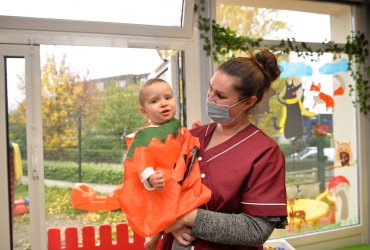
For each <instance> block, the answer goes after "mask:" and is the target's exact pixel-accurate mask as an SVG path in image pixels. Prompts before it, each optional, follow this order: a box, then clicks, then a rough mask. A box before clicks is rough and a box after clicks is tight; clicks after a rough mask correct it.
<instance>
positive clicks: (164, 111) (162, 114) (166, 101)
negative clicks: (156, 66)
mask: <svg viewBox="0 0 370 250" xmlns="http://www.w3.org/2000/svg"><path fill="white" fill-rule="evenodd" d="M143 99H144V100H145V101H144V103H143V106H142V107H141V108H140V111H141V112H142V113H143V115H144V117H145V118H148V119H150V121H151V122H152V124H153V125H160V124H163V123H165V122H168V121H169V120H171V119H172V118H173V117H175V115H176V100H175V96H174V95H173V92H172V89H171V87H170V86H169V85H168V84H167V83H165V82H155V83H153V84H151V85H149V86H147V87H145V89H144V90H143Z"/></svg>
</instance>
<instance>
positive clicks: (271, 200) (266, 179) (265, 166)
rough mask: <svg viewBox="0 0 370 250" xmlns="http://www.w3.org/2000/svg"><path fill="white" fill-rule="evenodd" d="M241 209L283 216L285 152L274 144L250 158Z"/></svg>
mask: <svg viewBox="0 0 370 250" xmlns="http://www.w3.org/2000/svg"><path fill="white" fill-rule="evenodd" d="M241 210H242V212H244V213H246V214H249V215H252V216H287V206H286V189H285V156H284V154H283V153H282V152H281V150H280V148H279V147H278V145H277V144H274V145H271V146H270V147H268V148H266V150H265V151H263V152H262V154H261V155H260V156H259V157H258V158H256V159H255V161H254V162H253V166H252V171H251V172H250V174H249V176H248V178H247V180H246V183H245V187H244V190H243V193H242V197H241Z"/></svg>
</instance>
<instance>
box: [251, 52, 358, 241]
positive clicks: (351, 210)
mask: <svg viewBox="0 0 370 250" xmlns="http://www.w3.org/2000/svg"><path fill="white" fill-rule="evenodd" d="M312 59H315V60H312ZM317 59H318V60H317ZM279 64H280V66H281V67H282V69H283V73H282V75H281V77H280V79H278V80H277V81H276V82H275V83H274V89H273V90H272V91H271V93H270V97H269V100H268V102H267V103H265V104H264V106H261V107H259V111H260V115H258V116H257V117H256V119H255V123H256V124H257V125H258V126H259V127H260V128H261V129H262V130H263V131H265V132H267V133H268V134H269V135H270V136H272V137H273V138H275V139H276V141H277V142H278V143H279V145H280V147H281V149H282V150H283V152H284V153H285V156H286V185H287V196H288V201H287V202H288V213H289V225H288V226H287V227H286V230H275V232H274V234H273V237H282V236H292V235H297V234H304V233H310V232H316V231H322V230H330V229H335V228H340V227H343V226H348V225H356V224H358V223H359V200H358V191H359V190H358V171H357V170H358V168H359V166H358V165H357V155H356V152H357V149H356V140H357V138H356V126H355V120H356V110H355V108H354V106H353V104H352V98H351V97H350V95H349V89H350V88H349V85H350V84H353V79H352V78H351V77H350V72H348V60H347V59H346V57H345V56H342V57H341V58H336V59H334V58H333V55H332V54H329V53H327V54H324V55H322V56H320V57H318V56H317V55H315V56H313V57H305V58H303V57H302V56H300V57H299V56H297V54H295V53H290V54H289V55H288V56H281V57H280V58H279Z"/></svg>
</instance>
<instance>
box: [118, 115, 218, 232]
mask: <svg viewBox="0 0 370 250" xmlns="http://www.w3.org/2000/svg"><path fill="white" fill-rule="evenodd" d="M126 141H127V145H128V150H127V154H126V159H125V162H124V178H123V184H122V188H121V189H120V191H119V193H118V201H119V203H120V205H121V208H122V210H123V211H124V213H125V214H126V217H127V220H128V223H129V224H130V226H131V227H132V229H133V230H134V231H135V233H138V234H140V235H142V236H150V235H154V234H157V233H159V232H161V231H163V230H164V229H165V228H166V227H168V226H169V225H171V224H172V223H173V222H175V220H176V219H177V218H179V217H181V216H183V215H185V214H186V213H188V212H190V211H192V210H194V209H195V208H197V207H199V206H200V205H202V204H204V203H206V202H208V201H209V199H210V198H211V191H210V190H209V189H208V188H207V187H206V186H204V185H203V184H202V182H201V178H200V170H199V164H198V160H197V157H196V155H197V152H198V150H199V141H198V139H197V138H195V137H193V136H192V135H191V134H190V132H189V131H188V130H187V129H186V128H181V126H180V122H179V121H178V120H177V119H175V118H174V119H172V120H170V121H169V122H167V123H165V124H163V125H161V126H156V127H152V126H148V125H146V126H144V127H143V128H142V129H140V130H139V131H137V132H136V133H135V135H134V136H128V137H127V138H126ZM147 167H153V168H154V169H155V170H158V169H161V170H163V171H164V175H165V188H164V189H163V190H147V189H146V188H145V187H144V185H143V183H141V180H140V177H139V175H140V173H141V172H142V171H143V170H144V169H145V168H147Z"/></svg>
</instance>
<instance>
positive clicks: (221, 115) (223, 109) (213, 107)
mask: <svg viewBox="0 0 370 250" xmlns="http://www.w3.org/2000/svg"><path fill="white" fill-rule="evenodd" d="M245 100H247V98H245V99H243V100H241V101H240V102H237V103H235V104H233V105H231V106H227V105H221V104H216V103H212V102H208V101H207V114H208V117H209V118H211V119H212V120H213V121H214V122H217V123H229V122H232V121H233V120H234V119H235V118H236V117H237V116H239V115H240V114H241V113H242V112H243V110H242V111H241V112H240V113H239V114H237V115H236V116H234V117H230V115H229V109H230V108H232V107H234V106H236V105H238V104H239V103H242V102H244V101H245Z"/></svg>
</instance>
